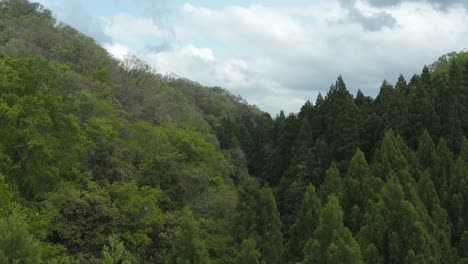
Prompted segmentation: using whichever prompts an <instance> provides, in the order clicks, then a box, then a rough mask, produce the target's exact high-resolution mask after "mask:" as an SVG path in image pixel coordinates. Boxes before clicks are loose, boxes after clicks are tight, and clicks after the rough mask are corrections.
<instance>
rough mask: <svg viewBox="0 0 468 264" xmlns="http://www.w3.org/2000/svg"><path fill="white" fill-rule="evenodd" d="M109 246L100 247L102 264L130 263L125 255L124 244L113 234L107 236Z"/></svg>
mask: <svg viewBox="0 0 468 264" xmlns="http://www.w3.org/2000/svg"><path fill="white" fill-rule="evenodd" d="M108 240H109V246H107V245H105V246H104V247H103V248H102V257H103V262H102V263H103V264H118V263H122V264H130V263H132V262H131V261H130V260H129V259H128V257H127V256H126V252H125V246H124V244H123V243H122V242H120V241H119V239H118V238H117V237H116V236H115V235H111V236H109V239H108Z"/></svg>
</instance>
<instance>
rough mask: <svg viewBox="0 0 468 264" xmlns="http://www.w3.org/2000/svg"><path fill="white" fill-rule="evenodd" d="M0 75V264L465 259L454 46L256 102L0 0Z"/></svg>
mask: <svg viewBox="0 0 468 264" xmlns="http://www.w3.org/2000/svg"><path fill="white" fill-rule="evenodd" d="M0 76H1V78H0V200H1V201H2V204H1V205H0V218H1V221H0V232H3V233H2V235H1V236H0V252H1V253H0V262H2V263H3V262H11V261H16V262H18V263H38V262H40V260H42V262H44V263H91V264H92V263H102V262H103V261H104V262H105V263H124V262H130V263H163V262H164V261H165V259H166V258H167V260H168V261H169V262H170V263H184V264H185V263H208V262H209V263H284V262H286V261H289V262H301V261H304V263H310V262H312V261H313V262H314V263H316V262H317V263H325V262H326V263H349V262H351V263H361V262H363V261H364V262H366V263H445V262H447V263H455V262H457V261H458V262H460V263H463V262H466V259H467V258H468V254H467V253H466V248H467V246H466V245H467V242H466V241H468V240H467V235H466V229H467V226H468V208H467V205H468V203H467V201H468V190H467V188H466V186H467V184H468V179H467V177H468V176H467V175H468V165H467V164H468V141H467V140H466V137H467V136H468V135H467V131H468V110H467V105H468V104H467V103H466V102H467V100H468V56H467V52H459V53H450V54H447V55H445V56H443V57H441V58H440V59H439V60H438V61H437V62H436V63H434V64H433V65H431V66H429V67H424V68H423V69H422V72H421V74H419V75H415V76H413V78H411V80H410V81H409V82H408V83H407V82H406V80H405V79H404V78H403V76H402V75H400V76H399V78H398V80H397V82H396V83H395V85H392V84H390V83H389V82H387V81H384V82H383V83H382V85H381V87H380V92H379V94H378V95H377V96H376V98H375V99H373V98H371V97H369V96H365V95H364V94H363V93H362V92H361V91H358V92H357V94H356V96H355V97H353V96H352V95H351V93H350V92H349V91H348V90H347V88H346V85H345V83H344V81H343V79H342V78H341V76H340V77H338V79H337V80H336V82H335V83H334V84H333V85H332V86H331V88H330V90H329V92H328V93H327V95H326V96H322V95H321V94H319V95H318V97H317V100H316V102H315V103H311V102H310V101H307V102H306V103H305V104H304V105H303V106H302V107H301V109H300V111H299V112H298V113H297V114H293V113H291V114H289V115H287V116H286V115H285V114H284V112H280V113H279V115H278V116H276V118H271V116H270V114H268V113H263V112H261V111H260V110H259V109H258V108H256V107H255V106H251V105H248V104H247V103H246V102H245V100H243V99H242V98H241V97H239V96H234V95H232V94H231V93H229V92H228V91H227V90H225V89H222V88H220V87H204V86H202V85H200V84H198V83H195V82H192V81H190V80H186V79H181V78H176V77H173V76H161V75H160V74H158V73H156V71H155V70H154V69H153V68H151V67H150V66H148V65H147V64H146V63H145V62H143V61H141V60H140V59H138V58H137V57H136V56H133V55H129V56H127V57H126V58H124V59H123V60H122V61H119V60H117V59H115V58H113V57H111V56H109V54H108V52H107V51H106V50H105V49H104V48H102V47H100V46H98V45H97V44H96V43H95V41H94V40H92V39H91V38H89V37H87V36H84V35H83V34H81V33H79V32H78V31H77V30H75V29H73V28H71V27H70V26H67V25H65V24H63V23H61V22H57V21H56V20H55V18H54V16H53V15H52V14H51V12H50V11H49V10H47V9H45V8H44V7H42V6H41V5H40V4H37V3H30V2H28V1H26V0H4V1H0ZM315 190H317V193H316V191H315ZM321 204H326V206H325V207H324V208H322V206H321ZM340 204H341V205H342V207H343V209H341V207H340ZM301 205H302V206H301ZM184 208H185V209H184ZM187 208H190V209H187ZM190 210H191V211H193V214H194V216H192V214H191V212H190ZM179 212H181V213H179ZM25 219H27V224H26V220H25ZM353 235H354V236H355V237H356V238H358V241H359V246H357V244H356V241H355V240H354V238H353ZM283 237H284V241H283ZM13 242H14V243H13ZM283 242H284V243H285V248H284V251H283ZM124 245H125V246H124ZM11 247H16V248H17V249H18V250H16V251H11V250H10V249H11ZM101 249H102V250H101ZM11 253H16V255H12V254H11ZM13 258H16V259H13ZM361 258H362V260H361ZM106 261H107V262H106Z"/></svg>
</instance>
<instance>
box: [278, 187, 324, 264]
mask: <svg viewBox="0 0 468 264" xmlns="http://www.w3.org/2000/svg"><path fill="white" fill-rule="evenodd" d="M320 210H321V202H320V199H319V198H318V197H317V195H316V193H315V188H314V186H312V185H309V187H308V188H307V191H306V193H305V195H304V200H303V202H302V207H301V210H300V211H299V214H298V215H297V218H296V222H295V223H294V224H293V225H292V226H291V228H290V230H289V234H288V235H289V240H288V243H287V244H286V252H285V258H286V259H287V261H288V262H290V263H296V262H299V261H301V260H302V259H303V257H304V256H303V253H304V247H305V244H306V242H307V241H308V240H309V238H310V237H311V236H312V235H313V234H314V231H315V229H316V228H317V226H318V224H319V220H320Z"/></svg>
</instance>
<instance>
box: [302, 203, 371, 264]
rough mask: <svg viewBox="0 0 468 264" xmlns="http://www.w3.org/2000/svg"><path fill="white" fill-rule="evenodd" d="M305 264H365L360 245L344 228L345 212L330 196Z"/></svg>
mask: <svg viewBox="0 0 468 264" xmlns="http://www.w3.org/2000/svg"><path fill="white" fill-rule="evenodd" d="M304 254H305V259H304V261H303V263H304V264H312V263H363V262H362V258H361V251H360V248H359V245H358V243H357V242H356V240H355V239H354V238H353V235H352V234H351V231H349V229H348V228H346V227H345V226H344V223H343V211H342V210H341V207H340V204H339V201H338V199H337V198H336V197H334V196H330V197H329V198H328V203H327V204H326V205H325V207H324V208H323V209H322V212H321V214H320V223H319V225H318V227H317V229H316V230H315V232H314V235H313V236H312V238H310V240H309V242H307V245H306V247H305V250H304Z"/></svg>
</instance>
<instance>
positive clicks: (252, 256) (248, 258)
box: [237, 238, 261, 264]
mask: <svg viewBox="0 0 468 264" xmlns="http://www.w3.org/2000/svg"><path fill="white" fill-rule="evenodd" d="M260 256H261V254H260V252H259V251H258V250H257V248H256V244H255V240H254V239H252V238H250V239H244V240H243V241H242V244H241V248H240V251H239V256H238V257H237V263H245V264H260V261H259V259H260Z"/></svg>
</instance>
